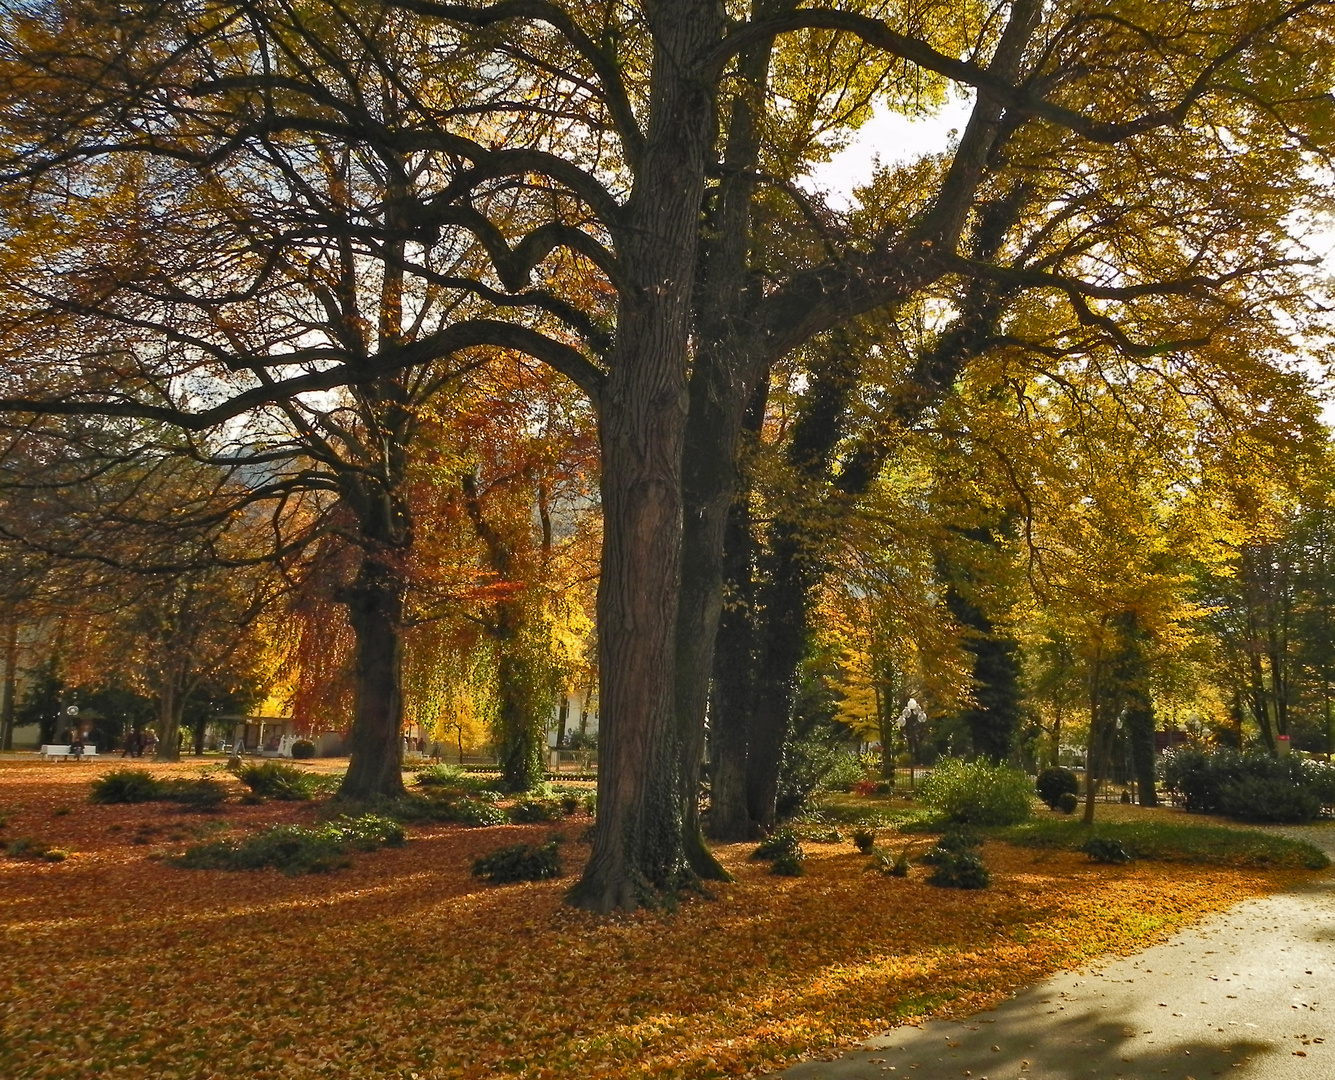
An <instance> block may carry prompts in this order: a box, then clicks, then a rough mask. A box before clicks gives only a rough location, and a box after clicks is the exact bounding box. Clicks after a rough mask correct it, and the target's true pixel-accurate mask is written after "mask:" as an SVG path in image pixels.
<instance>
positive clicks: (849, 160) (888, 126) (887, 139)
mask: <svg viewBox="0 0 1335 1080" xmlns="http://www.w3.org/2000/svg"><path fill="white" fill-rule="evenodd" d="M972 107H973V101H972V99H968V100H955V99H952V100H950V101H948V102H947V103H946V104H945V105H943V106H942V107H941V108H940V109H939V110H937V111H936V112H935V113H933V114H931V115H929V116H924V117H921V118H919V119H909V118H908V117H906V116H903V115H901V114H899V113H892V112H878V113H877V114H876V115H875V116H873V117H872V118H871V119H870V120H868V121H867V122H866V123H865V124H863V126H862V127H861V128H859V129H858V132H857V134H856V137H855V138H854V139H853V141H852V142H851V143H849V145H848V146H846V147H845V148H844V149H843V150H841V151H839V152H838V153H837V154H835V155H834V156H833V157H832V158H831V159H830V160H829V161H828V162H826V163H825V164H822V165H818V166H816V167H815V168H814V169H813V170H812V172H811V179H810V181H809V183H810V185H811V186H812V187H814V188H819V189H821V190H823V191H825V192H826V193H827V195H828V196H829V197H830V201H831V202H832V203H833V204H834V205H836V206H839V207H847V206H848V205H850V204H851V202H852V196H853V191H854V189H855V188H857V187H859V186H861V185H863V184H866V183H867V182H869V181H870V180H871V178H872V173H873V171H874V169H875V167H876V162H877V160H878V159H879V160H880V161H884V162H887V163H894V162H902V161H912V160H913V159H915V158H917V157H920V156H921V155H923V154H930V153H941V152H943V151H945V150H947V149H949V148H950V146H951V142H952V138H953V136H954V135H956V134H958V132H960V131H962V130H963V129H964V124H965V122H966V121H967V120H968V118H969V110H970V109H971V108H972ZM1307 241H1308V244H1309V245H1310V246H1311V247H1312V249H1313V251H1314V254H1316V255H1317V256H1319V257H1320V258H1321V259H1322V260H1323V266H1322V269H1321V270H1320V271H1318V272H1319V273H1324V274H1325V275H1327V276H1329V277H1332V278H1335V226H1332V225H1328V226H1327V227H1325V228H1317V229H1315V230H1314V231H1312V232H1311V233H1309V234H1308V237H1307ZM1332 366H1335V365H1332ZM1312 374H1313V375H1314V376H1315V377H1316V378H1318V379H1320V380H1322V381H1323V382H1324V383H1325V388H1326V389H1325V395H1324V396H1325V399H1326V404H1325V409H1324V411H1323V418H1324V420H1325V421H1326V424H1327V425H1328V426H1330V427H1333V428H1335V386H1333V385H1332V378H1331V375H1330V374H1329V373H1326V372H1318V371H1313V372H1312Z"/></svg>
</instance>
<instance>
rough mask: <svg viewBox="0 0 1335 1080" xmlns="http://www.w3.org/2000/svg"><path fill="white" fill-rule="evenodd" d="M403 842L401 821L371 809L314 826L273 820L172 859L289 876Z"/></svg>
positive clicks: (321, 870) (323, 869)
mask: <svg viewBox="0 0 1335 1080" xmlns="http://www.w3.org/2000/svg"><path fill="white" fill-rule="evenodd" d="M403 842H404V835H403V826H402V825H400V824H399V823H398V822H397V821H393V820H391V819H389V818H386V817H381V816H379V815H375V814H364V815H362V816H361V817H357V818H349V817H342V818H338V819H336V820H334V821H330V822H326V823H325V824H324V825H321V826H319V827H317V828H314V829H308V828H305V827H303V826H301V825H275V826H274V827H273V828H269V829H265V830H264V831H262V832H258V833H255V834H253V835H251V836H248V837H247V838H246V839H245V840H242V841H240V842H236V841H231V840H214V841H212V842H210V843H207V844H197V845H195V846H194V847H192V848H189V849H187V850H186V852H185V853H184V854H182V855H180V856H178V857H176V858H175V859H172V860H171V861H172V862H173V863H174V864H175V865H176V866H181V867H184V868H186V869H188V870H262V869H266V868H270V867H272V868H274V869H277V870H280V871H282V872H283V873H284V874H287V875H288V876H295V875H298V874H320V873H327V872H329V871H330V870H338V869H341V868H343V867H346V866H350V865H351V860H349V859H348V853H349V852H351V851H375V850H376V849H378V848H382V847H397V846H399V845H401V844H402V843H403Z"/></svg>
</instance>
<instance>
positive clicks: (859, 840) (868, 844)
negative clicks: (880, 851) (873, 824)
mask: <svg viewBox="0 0 1335 1080" xmlns="http://www.w3.org/2000/svg"><path fill="white" fill-rule="evenodd" d="M853 844H854V846H855V847H856V848H857V849H858V851H860V852H862V854H863V855H870V854H871V849H872V848H873V847H874V846H875V845H876V834H875V833H874V832H872V830H871V829H854V830H853Z"/></svg>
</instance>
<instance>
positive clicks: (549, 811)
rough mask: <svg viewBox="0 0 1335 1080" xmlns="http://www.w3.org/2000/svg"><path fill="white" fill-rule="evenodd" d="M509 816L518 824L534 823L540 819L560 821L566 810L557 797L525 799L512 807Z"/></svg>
mask: <svg viewBox="0 0 1335 1080" xmlns="http://www.w3.org/2000/svg"><path fill="white" fill-rule="evenodd" d="M509 817H510V820H511V821H513V822H514V823H515V824H516V825H532V824H534V823H536V822H539V821H560V820H561V819H562V818H563V817H565V810H564V808H563V807H562V806H561V803H560V801H559V800H557V799H524V800H522V801H521V802H517V803H515V804H514V806H512V807H510V814H509Z"/></svg>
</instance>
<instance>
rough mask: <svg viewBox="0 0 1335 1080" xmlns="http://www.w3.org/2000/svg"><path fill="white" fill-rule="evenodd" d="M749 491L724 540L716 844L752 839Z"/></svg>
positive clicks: (714, 742) (712, 821) (712, 815)
mask: <svg viewBox="0 0 1335 1080" xmlns="http://www.w3.org/2000/svg"><path fill="white" fill-rule="evenodd" d="M752 528H753V526H752V522H751V506H750V500H749V496H748V493H747V492H745V491H743V492H742V493H741V494H740V496H739V497H738V498H737V500H736V501H735V502H734V504H733V507H732V510H731V512H730V513H729V515H728V525H727V534H726V537H725V540H724V550H725V553H726V554H725V559H726V561H725V570H724V572H725V576H726V579H727V581H728V587H729V591H730V603H729V604H728V605H727V606H726V607H725V608H724V610H723V613H722V615H721V616H720V618H719V625H718V640H717V643H716V646H715V650H714V676H713V691H712V705H711V708H710V750H711V757H712V763H713V771H712V776H711V782H710V804H709V805H710V808H709V835H710V836H712V837H713V838H714V839H715V840H726V841H739V840H747V839H749V838H750V837H751V815H750V813H749V812H748V809H747V804H746V759H747V754H748V734H747V733H748V731H749V730H750V726H751V711H752V709H753V708H754V706H755V674H756V672H755V649H756V611H755V588H754V585H755V576H754V573H755V565H754V560H755V535H754V533H753V531H752Z"/></svg>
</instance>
